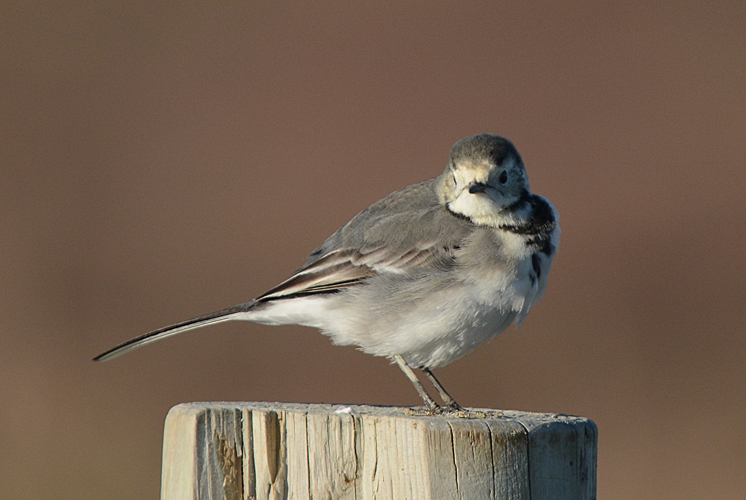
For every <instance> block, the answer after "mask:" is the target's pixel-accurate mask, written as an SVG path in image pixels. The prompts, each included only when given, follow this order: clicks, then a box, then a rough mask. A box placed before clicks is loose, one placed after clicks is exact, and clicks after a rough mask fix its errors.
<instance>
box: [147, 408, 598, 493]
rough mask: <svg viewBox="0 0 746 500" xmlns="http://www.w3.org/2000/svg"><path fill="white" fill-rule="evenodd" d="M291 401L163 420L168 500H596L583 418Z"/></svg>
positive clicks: (178, 413)
mask: <svg viewBox="0 0 746 500" xmlns="http://www.w3.org/2000/svg"><path fill="white" fill-rule="evenodd" d="M469 413H470V415H469V418H458V417H454V416H435V417H433V416H418V415H413V414H412V412H411V410H410V409H408V408H395V407H373V406H348V407H346V406H340V405H325V404H312V405H310V404H309V405H306V404H292V403H189V404H181V405H178V406H175V407H174V408H172V409H171V411H170V412H169V414H168V417H167V418H166V427H165V436H164V445H163V476H162V490H161V499H162V500H197V499H200V500H207V499H210V500H217V499H220V500H222V499H227V500H234V499H235V500H239V499H241V500H243V499H298V500H300V499H303V500H306V499H350V500H353V499H354V500H372V499H405V500H427V499H432V500H450V499H469V500H482V499H485V500H486V499H511V500H513V499H526V500H528V499H531V500H544V499H552V500H565V499H568V500H569V499H573V500H591V499H595V498H596V450H597V435H598V431H597V428H596V425H595V424H594V423H593V422H592V421H590V420H588V419H585V418H580V417H571V416H567V415H551V414H540V413H523V412H516V411H504V412H497V411H494V410H471V411H470V412H469Z"/></svg>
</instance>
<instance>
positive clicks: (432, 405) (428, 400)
mask: <svg viewBox="0 0 746 500" xmlns="http://www.w3.org/2000/svg"><path fill="white" fill-rule="evenodd" d="M394 359H395V360H396V363H397V364H398V365H399V368H401V370H402V371H403V372H404V375H406V376H407V378H408V379H409V380H410V382H412V384H413V385H414V388H415V389H417V392H418V393H419V394H420V397H421V398H422V400H423V401H424V402H425V406H427V408H428V409H429V410H430V411H437V410H438V409H440V405H439V404H438V403H436V402H435V400H434V399H433V398H432V397H431V396H430V394H428V393H427V391H426V390H425V388H424V387H423V386H422V384H421V383H420V381H419V379H418V378H417V375H415V374H414V372H413V371H412V369H411V368H410V367H409V365H408V364H407V362H406V361H404V358H402V357H401V356H400V355H399V354H397V355H395V356H394ZM449 397H450V396H449ZM454 403H455V401H454Z"/></svg>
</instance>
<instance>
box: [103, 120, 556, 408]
mask: <svg viewBox="0 0 746 500" xmlns="http://www.w3.org/2000/svg"><path fill="white" fill-rule="evenodd" d="M559 237H560V228H559V214H558V212H557V211H556V209H555V208H554V206H553V205H552V204H551V202H550V201H549V200H547V199H546V198H544V197H542V196H539V195H536V194H533V193H532V192H531V190H530V187H529V181H528V175H527V173H526V168H525V166H524V163H523V160H522V159H521V156H520V154H519V153H518V150H517V149H516V147H515V146H514V145H513V143H512V142H510V141H509V140H508V139H506V138H504V137H502V136H499V135H494V134H488V133H482V134H477V135H472V136H469V137H466V138H464V139H461V140H459V141H458V142H456V143H455V144H454V145H453V147H452V148H451V150H450V154H449V157H448V161H447V164H446V168H445V170H444V172H443V173H442V174H441V175H439V176H437V177H435V178H431V179H429V180H426V181H423V182H420V183H417V184H413V185H410V186H407V187H405V188H402V189H400V190H398V191H395V192H393V193H391V194H389V195H388V196H386V197H384V198H382V199H381V200H379V201H377V202H376V203H374V204H372V205H371V206H369V207H368V208H366V209H365V210H363V211H362V212H360V213H359V214H357V215H356V216H355V217H353V218H352V219H351V220H350V221H349V222H347V223H346V224H345V225H344V226H342V227H341V228H340V229H339V230H337V231H336V232H335V233H333V234H332V235H331V236H330V237H329V238H327V239H326V241H324V242H323V243H322V244H321V246H319V247H318V248H317V249H315V250H314V251H312V252H311V253H310V255H309V256H308V258H307V260H306V262H305V263H304V264H303V265H302V266H301V267H300V268H299V269H298V270H297V271H295V273H293V274H292V275H291V276H290V277H289V278H288V279H286V280H285V281H283V282H281V283H280V284H279V285H277V286H275V287H274V288H272V289H271V290H269V291H267V292H265V293H264V294H262V295H259V296H258V297H256V298H255V299H253V300H249V301H248V302H244V303H242V304H239V305H236V306H233V307H228V308H226V309H222V310H219V311H215V312H211V313H208V314H204V315H202V316H198V317H195V318H192V319H188V320H186V321H182V322H179V323H176V324H173V325H170V326H166V327H165V328H160V329H158V330H154V331H152V332H149V333H146V334H144V335H142V336H139V337H136V338H134V339H131V340H129V341H127V342H124V343H123V344H121V345H119V346H117V347H114V348H112V349H110V350H108V351H106V352H104V353H102V354H100V355H99V356H97V357H95V358H94V360H95V361H106V360H110V359H112V358H115V357H118V356H120V355H122V354H125V353H127V352H129V351H131V350H133V349H135V348H138V347H141V346H144V345H147V344H150V343H153V342H155V341H157V340H161V339H164V338H167V337H171V336H173V335H176V334H179V333H182V332H185V331H188V330H192V329H195V328H201V327H204V326H207V325H212V324H216V323H221V322H224V321H232V320H247V321H251V322H255V323H262V324H269V325H289V324H297V325H303V326H307V327H313V328H316V329H318V330H320V331H321V332H322V333H323V334H325V335H327V336H329V337H330V338H331V340H332V342H333V343H334V344H337V345H353V346H357V347H358V348H359V349H360V350H362V351H363V352H365V353H368V354H372V355H375V356H383V357H386V358H388V359H389V360H390V361H391V362H392V363H396V364H398V366H399V367H400V368H401V369H402V371H403V372H404V374H405V375H406V376H407V378H408V379H409V380H410V381H411V382H412V384H413V385H414V387H415V389H416V390H417V392H418V393H419V395H420V397H421V398H422V400H423V402H424V405H425V406H424V410H425V411H428V412H431V413H439V412H448V411H461V410H463V407H461V405H459V404H458V403H457V402H456V401H455V400H454V398H453V397H451V395H450V394H449V393H448V392H447V391H446V390H445V388H444V387H443V385H442V384H441V383H440V382H439V381H438V379H437V378H436V377H435V375H434V374H433V372H432V369H434V368H439V367H442V366H445V365H447V364H449V363H451V362H452V361H455V360H457V359H459V358H461V357H462V356H465V355H466V354H468V353H470V352H472V351H473V350H474V349H476V348H477V347H479V346H480V345H482V344H483V343H485V342H487V341H488V340H490V339H492V338H493V337H495V336H496V335H498V334H499V333H501V332H503V331H504V330H505V329H506V328H508V326H509V325H510V324H511V323H514V322H515V325H516V327H517V326H518V325H520V323H521V322H522V321H523V320H524V319H525V318H526V315H527V314H528V313H529V311H530V310H531V308H532V307H533V306H534V305H535V304H536V303H537V302H538V301H539V299H540V298H541V297H542V295H543V294H544V291H545V289H546V286H547V279H548V275H549V271H550V269H551V267H552V262H553V259H554V255H555V253H556V252H557V249H558V246H559ZM416 369H419V370H420V371H422V373H423V374H424V375H425V377H426V378H427V379H428V380H429V381H430V382H431V383H432V385H433V387H434V388H435V389H436V391H437V392H438V394H439V396H440V399H441V401H442V403H443V404H442V405H441V404H439V403H437V402H436V401H435V399H434V398H433V397H432V396H431V395H430V394H429V393H428V391H427V390H426V389H425V387H424V386H423V385H422V383H421V382H420V380H419V379H418V377H417V376H416V374H415V372H414V370H416Z"/></svg>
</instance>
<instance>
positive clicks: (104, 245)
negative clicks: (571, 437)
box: [0, 1, 746, 499]
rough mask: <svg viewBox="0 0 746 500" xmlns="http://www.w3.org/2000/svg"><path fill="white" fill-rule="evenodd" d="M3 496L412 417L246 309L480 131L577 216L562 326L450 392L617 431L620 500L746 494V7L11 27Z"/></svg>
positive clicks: (480, 367)
mask: <svg viewBox="0 0 746 500" xmlns="http://www.w3.org/2000/svg"><path fill="white" fill-rule="evenodd" d="M0 41H1V42H2V44H1V47H0V51H1V52H0V81H1V84H0V91H1V92H2V94H1V97H0V116H1V117H2V119H1V120H0V165H1V168H2V171H1V173H2V175H1V176H0V210H1V214H2V215H1V217H0V224H1V225H2V226H1V227H2V234H1V236H0V258H1V259H2V270H0V294H2V295H1V297H0V498H8V499H10V498H14V499H36V498H56V499H81V498H107V499H116V498H157V497H158V495H159V487H160V461H161V458H160V453H161V439H162V425H163V420H164V418H165V415H166V413H167V411H168V409H169V408H170V407H171V406H173V405H175V404H177V403H181V402H186V401H205V400H207V401H214V400H268V401H273V400H277V401H297V402H340V403H368V404H385V405H413V404H417V403H418V397H417V394H416V393H415V391H414V390H413V389H412V387H411V385H410V384H409V382H408V381H407V380H406V379H405V377H404V376H403V375H402V374H401V373H400V371H399V369H398V368H396V367H395V366H390V365H389V364H388V362H387V361H386V360H384V359H380V358H373V357H370V356H367V355H364V354H361V353H359V352H358V351H356V350H354V349H352V348H340V347H334V346H332V345H331V343H330V342H329V340H328V339H327V338H325V337H323V336H322V335H319V334H318V333H317V332H316V331H314V330H310V329H303V328H299V327H298V328H293V327H274V328H273V327H267V326H262V325H254V324H250V323H245V324H241V323H238V324H226V325H221V326H216V327H213V328H210V329H207V330H202V331H200V332H199V333H196V332H195V333H189V334H185V335H184V336H182V337H180V338H177V339H170V340H167V341H164V342H162V343H159V344H156V345H153V346H151V347H149V348H146V349H143V350H140V351H137V352H135V353H133V354H131V355H128V356H126V357H124V358H120V359H117V360H115V361H113V362H110V363H106V364H95V363H93V362H91V358H92V357H93V356H94V355H96V354H98V353H100V352H101V351H103V350H105V349H107V348H109V347H112V346H113V345H115V344H117V343H119V342H120V341H123V340H126V339H128V338H129V337H132V336H135V335H138V334H141V333H144V332H146V331H148V330H151V329H154V328H156V327H160V326H163V325H166V324H169V323H173V322H175V321H178V320H182V319H185V318H188V317H191V316H194V315H197V314H200V313H204V312H208V311H212V310H214V309H218V308H222V307H225V306H229V305H234V304H237V303H239V302H243V301H245V300H247V299H250V298H252V297H254V296H255V295H257V294H259V293H261V292H263V291H265V290H267V289H268V288H270V287H271V286H273V285H275V284H276V283H278V282H279V281H280V280H282V279H284V278H286V277H287V276H288V274H289V273H290V272H291V271H293V270H294V269H295V268H297V267H298V266H299V265H300V264H301V263H302V262H303V260H304V258H305V256H306V254H307V253H308V252H309V251H311V250H312V249H314V248H315V247H316V245H318V244H319V243H320V242H321V241H323V239H324V238H326V237H327V236H328V235H329V234H331V233H332V232H333V231H334V230H335V229H336V228H337V227H338V226H340V225H341V224H342V223H344V222H346V221H347V220H348V219H349V218H350V217H351V216H353V215H355V213H357V212H358V211H360V210H361V209H363V208H364V207H366V206H367V205H368V204H370V203H372V202H374V201H375V200H377V199H379V198H380V197H382V196H384V195H386V194H388V193H389V192H391V191H393V190H395V189H398V188H400V187H403V186H405V185H407V184H411V183H414V182H417V181H420V180H424V179H426V178H429V177H432V176H435V175H438V174H440V172H441V171H442V169H443V167H444V165H445V162H446V159H447V154H448V150H449V148H450V147H451V145H452V144H453V143H454V142H455V141H456V140H458V139H460V138H462V137H464V136H466V135H470V134H473V133H477V132H483V131H488V132H494V133H499V134H502V135H505V136H507V137H509V138H510V139H512V140H513V141H514V142H515V144H516V145H517V147H518V148H519V150H520V151H521V152H522V154H523V157H524V160H525V162H526V164H527V167H528V172H529V175H530V178H531V185H532V188H533V190H534V191H535V192H537V193H539V194H542V195H544V196H547V197H548V198H550V199H551V200H552V201H553V202H554V204H555V205H556V206H557V208H558V209H559V211H560V212H561V214H562V229H563V236H562V246H561V248H560V252H559V254H558V256H557V259H556V260H555V264H554V269H553V271H552V276H551V278H550V284H549V288H548V291H547V294H546V296H545V298H544V301H543V302H542V303H541V304H540V305H539V306H538V307H537V308H536V309H535V310H534V311H533V312H532V313H531V315H530V316H529V318H528V320H527V321H526V322H525V323H524V324H523V326H521V328H520V329H519V330H518V331H515V330H514V329H510V330H509V331H508V332H506V333H505V334H503V335H502V336H501V337H498V338H497V339H496V340H495V341H493V342H491V343H489V344H487V345H485V346H483V347H481V348H480V349H478V350H477V351H476V352H474V353H473V354H471V355H469V356H467V357H466V358H464V359H462V360H460V361H458V362H455V363H453V364H451V365H449V366H448V367H446V368H443V369H441V370H440V371H439V372H438V374H439V375H440V376H441V380H443V382H444V384H445V385H446V386H447V387H448V388H449V389H450V390H451V392H452V393H453V394H454V395H455V396H456V397H457V399H458V400H459V401H461V402H462V403H463V404H466V405H469V406H476V407H491V408H505V409H519V410H531V411H543V412H561V413H569V414H578V415H583V416H586V417H590V418H592V419H593V420H594V421H595V422H596V423H597V424H598V426H599V429H600V450H599V476H598V479H599V496H600V497H601V498H605V499H630V498H646V499H681V498H718V499H742V498H746V471H745V470H744V469H745V466H746V426H745V425H744V424H745V423H746V403H745V399H744V396H745V393H746V370H745V369H744V362H745V361H746V337H745V336H744V323H745V320H746V314H745V313H744V298H746V285H745V278H746V265H744V259H743V256H742V255H743V251H744V244H745V243H746V236H745V235H744V233H745V228H746V197H745V196H744V193H745V191H746V190H745V189H744V187H745V181H746V173H745V172H746V170H745V169H744V167H745V165H744V163H745V160H746V7H744V3H743V2H742V1H733V2H704V1H700V2H643V1H632V2H631V1H615V2H607V3H606V4H605V6H604V7H598V6H597V4H596V3H592V2H556V1H544V2H536V3H528V2H518V1H516V2H499V3H492V2H483V3H479V2H458V3H456V2H454V3H448V2H423V3H415V2H379V3H377V4H376V5H375V6H365V5H362V2H360V5H357V6H351V5H349V4H348V3H347V2H325V5H324V6H317V5H314V6H310V5H308V4H306V3H304V4H301V2H292V3H285V2H234V3H232V4H229V5H226V4H222V5H215V4H207V3H205V4H202V5H194V4H191V3H190V4H188V5H187V4H183V3H182V4H173V5H171V4H169V3H167V2H160V1H155V2H152V1H148V2H143V1H129V2H97V3H96V2H76V1H72V2H36V3H30V2H4V3H3V5H2V6H1V7H0Z"/></svg>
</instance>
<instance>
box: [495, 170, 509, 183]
mask: <svg viewBox="0 0 746 500" xmlns="http://www.w3.org/2000/svg"><path fill="white" fill-rule="evenodd" d="M497 180H498V181H500V184H505V183H506V182H508V171H507V170H503V171H502V172H501V173H500V177H499V178H498V179H497Z"/></svg>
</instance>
